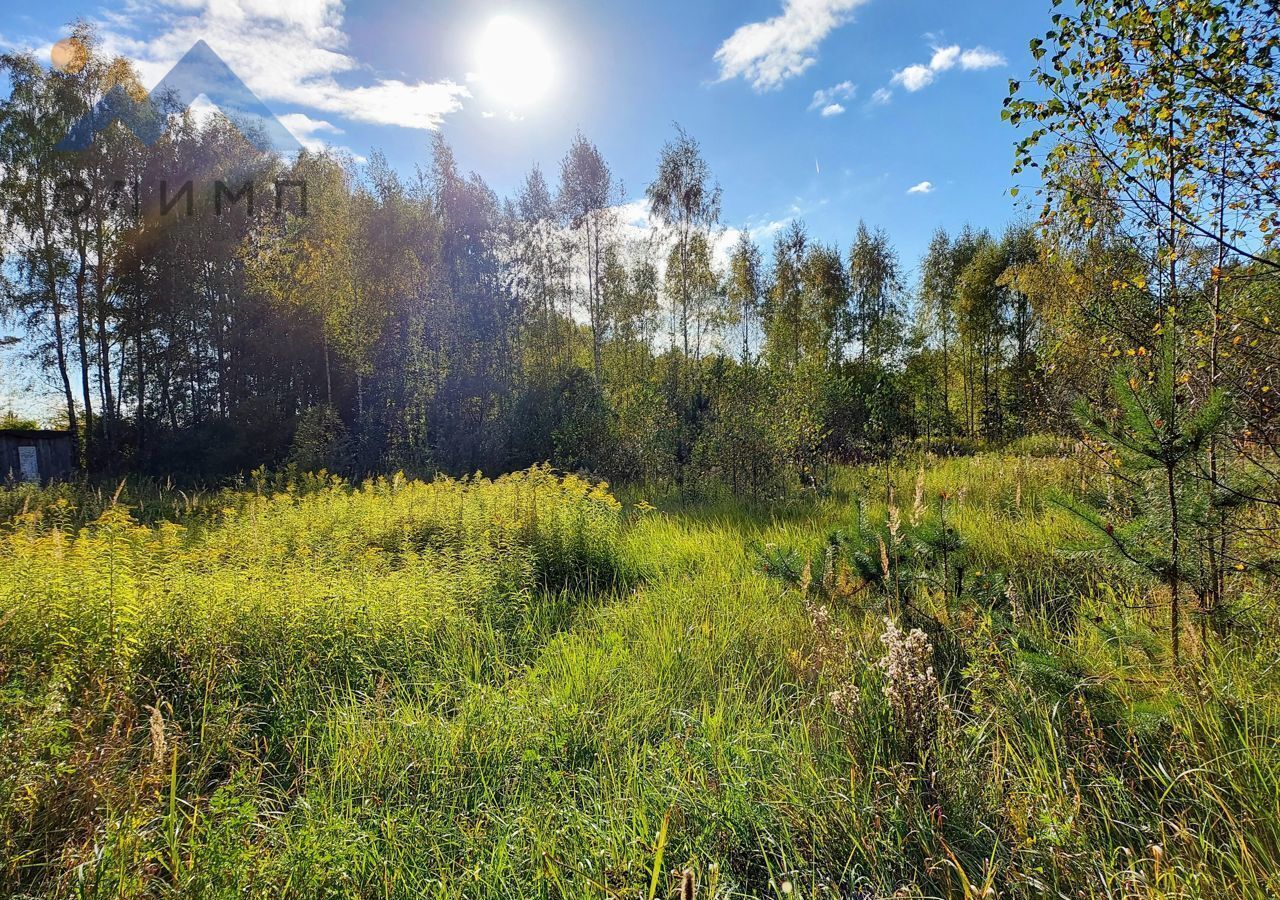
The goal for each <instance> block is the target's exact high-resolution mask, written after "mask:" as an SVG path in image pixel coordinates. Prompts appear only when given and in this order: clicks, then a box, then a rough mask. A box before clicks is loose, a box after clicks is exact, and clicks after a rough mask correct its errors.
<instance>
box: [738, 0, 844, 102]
mask: <svg viewBox="0 0 1280 900" xmlns="http://www.w3.org/2000/svg"><path fill="white" fill-rule="evenodd" d="M866 2H867V0H783V5H782V12H781V13H780V14H779V15H776V16H774V17H773V18H772V19H768V20H766V21H764V22H749V23H748V24H746V25H742V26H740V27H739V28H738V29H737V30H736V31H734V33H733V34H731V35H729V37H728V38H726V39H725V42H724V43H723V44H721V45H720V49H718V50H716V54H715V60H716V62H717V63H719V64H720V80H721V81H727V80H729V79H730V78H737V77H739V76H741V77H742V78H745V79H747V80H748V81H750V82H751V86H752V87H753V88H755V89H756V90H757V91H767V90H770V89H772V88H776V87H778V86H779V85H781V84H782V82H784V81H786V80H787V79H788V78H792V77H794V76H796V75H799V74H800V73H801V72H803V71H805V70H806V69H808V68H809V67H810V66H811V65H813V63H814V61H815V60H816V56H815V55H814V54H815V52H816V51H817V49H818V45H819V44H821V43H822V41H823V40H824V39H825V38H826V36H827V35H828V34H830V33H831V32H832V31H833V30H834V29H836V28H838V27H839V26H841V25H843V24H844V23H845V22H847V21H848V20H849V14H850V13H851V12H852V11H853V10H854V9H855V8H856V7H858V6H861V5H862V4H864V3H866Z"/></svg>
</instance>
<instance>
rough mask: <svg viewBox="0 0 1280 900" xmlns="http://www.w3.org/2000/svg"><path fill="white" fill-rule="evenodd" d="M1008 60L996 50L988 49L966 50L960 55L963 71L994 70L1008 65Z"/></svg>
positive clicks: (975, 48)
mask: <svg viewBox="0 0 1280 900" xmlns="http://www.w3.org/2000/svg"><path fill="white" fill-rule="evenodd" d="M1006 62H1007V61H1006V60H1005V58H1004V57H1003V56H1001V55H1000V54H999V53H997V52H995V51H994V50H988V49H987V48H986V47H974V48H973V49H972V50H966V51H964V53H962V54H961V55H960V67H961V68H962V69H970V70H972V69H994V68H997V67H999V66H1003V65H1005V64H1006Z"/></svg>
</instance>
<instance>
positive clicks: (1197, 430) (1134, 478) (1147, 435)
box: [1067, 314, 1227, 666]
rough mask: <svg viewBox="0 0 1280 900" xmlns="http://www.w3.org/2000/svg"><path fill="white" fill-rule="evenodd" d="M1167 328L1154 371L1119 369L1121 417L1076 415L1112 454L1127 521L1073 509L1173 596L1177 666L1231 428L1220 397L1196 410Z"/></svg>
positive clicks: (1084, 408)
mask: <svg viewBox="0 0 1280 900" xmlns="http://www.w3.org/2000/svg"><path fill="white" fill-rule="evenodd" d="M1172 319H1173V316H1172V314H1170V315H1169V316H1167V317H1166V320H1165V323H1164V326H1163V327H1162V328H1161V343H1160V348H1159V350H1158V352H1157V354H1156V357H1155V359H1154V360H1153V366H1152V368H1151V369H1150V370H1149V371H1143V370H1141V369H1139V368H1138V367H1136V366H1133V365H1125V366H1120V367H1118V368H1117V370H1116V372H1115V375H1114V377H1113V379H1112V393H1113V394H1114V397H1115V401H1116V404H1117V407H1118V415H1116V416H1114V417H1108V416H1107V415H1104V414H1103V413H1102V412H1100V411H1099V410H1097V409H1095V408H1093V407H1091V406H1089V405H1088V403H1086V402H1084V401H1081V402H1080V404H1079V405H1078V407H1077V414H1078V416H1079V418H1080V421H1081V424H1082V426H1083V428H1084V429H1085V431H1086V432H1087V433H1088V434H1089V435H1090V436H1091V437H1092V438H1094V439H1095V440H1097V441H1099V442H1100V443H1101V444H1102V445H1103V446H1104V447H1105V448H1106V451H1107V456H1108V461H1109V463H1110V468H1109V474H1110V475H1111V476H1112V477H1114V478H1116V479H1117V480H1118V481H1119V482H1120V484H1121V490H1120V491H1117V492H1116V496H1117V497H1120V496H1127V498H1128V500H1129V513H1128V516H1127V520H1126V521H1124V522H1122V523H1116V522H1115V521H1113V518H1112V516H1111V515H1110V514H1113V513H1116V512H1119V511H1120V507H1119V504H1118V503H1117V504H1114V505H1113V506H1112V508H1111V509H1110V510H1107V513H1108V515H1104V514H1102V513H1101V512H1099V511H1098V510H1097V509H1090V508H1088V507H1086V506H1083V505H1081V504H1074V503H1070V504H1067V506H1068V508H1069V509H1071V510H1072V511H1073V512H1075V513H1076V514H1077V515H1079V516H1080V517H1081V518H1082V519H1084V521H1085V522H1087V523H1088V524H1089V525H1090V526H1091V527H1092V528H1093V529H1094V530H1095V531H1096V532H1097V533H1098V535H1099V536H1101V537H1102V538H1103V539H1104V544H1103V546H1104V547H1105V548H1106V549H1107V550H1108V551H1109V552H1110V553H1111V554H1112V555H1114V556H1115V557H1116V558H1117V559H1119V560H1121V561H1122V562H1124V563H1125V564H1128V565H1130V566H1133V567H1135V568H1137V569H1138V570H1139V571H1141V572H1144V573H1146V574H1149V575H1151V576H1153V577H1156V578H1158V579H1159V580H1161V581H1162V582H1164V584H1165V585H1166V586H1167V587H1168V590H1169V637H1170V644H1171V648H1172V653H1173V664H1174V666H1177V665H1179V663H1180V660H1181V628H1182V623H1181V599H1182V598H1181V593H1182V588H1183V585H1184V584H1188V583H1194V582H1195V580H1196V579H1197V578H1198V577H1200V573H1199V570H1198V568H1197V567H1196V566H1194V565H1193V560H1194V558H1195V555H1194V553H1192V552H1189V549H1190V548H1191V547H1194V545H1195V544H1194V541H1195V534H1196V533H1197V531H1198V529H1199V528H1200V527H1201V526H1202V525H1203V524H1204V520H1205V517H1206V514H1207V512H1208V511H1209V505H1210V501H1211V498H1210V496H1209V490H1208V486H1207V482H1206V481H1205V480H1204V479H1203V478H1201V477H1200V473H1201V471H1202V470H1203V463H1204V457H1205V454H1206V451H1207V447H1208V445H1209V442H1210V440H1211V439H1212V438H1213V436H1214V435H1215V434H1218V433H1220V431H1221V429H1222V428H1223V425H1224V422H1225V420H1226V413H1227V408H1226V403H1225V401H1224V397H1223V394H1222V392H1221V391H1220V390H1214V391H1212V392H1211V393H1210V394H1209V395H1208V396H1207V397H1205V398H1204V399H1203V400H1201V401H1199V402H1195V401H1194V400H1193V399H1192V398H1191V396H1190V394H1189V392H1188V391H1187V390H1186V387H1185V386H1186V384H1187V382H1188V380H1189V378H1188V375H1187V373H1185V372H1181V371H1180V370H1179V366H1178V360H1177V348H1176V344H1175V339H1174V329H1173V327H1172V325H1173V322H1172Z"/></svg>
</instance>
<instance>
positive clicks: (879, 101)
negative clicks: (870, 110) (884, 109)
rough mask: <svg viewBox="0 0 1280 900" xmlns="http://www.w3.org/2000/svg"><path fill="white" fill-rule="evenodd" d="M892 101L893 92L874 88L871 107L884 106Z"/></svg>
mask: <svg viewBox="0 0 1280 900" xmlns="http://www.w3.org/2000/svg"><path fill="white" fill-rule="evenodd" d="M892 99H893V91H891V90H889V89H888V88H876V92H875V93H874V94H872V95H871V104H872V105H873V106H884V105H885V104H887V103H888V102H889V101H890V100H892Z"/></svg>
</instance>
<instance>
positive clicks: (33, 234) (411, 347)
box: [0, 26, 1276, 492]
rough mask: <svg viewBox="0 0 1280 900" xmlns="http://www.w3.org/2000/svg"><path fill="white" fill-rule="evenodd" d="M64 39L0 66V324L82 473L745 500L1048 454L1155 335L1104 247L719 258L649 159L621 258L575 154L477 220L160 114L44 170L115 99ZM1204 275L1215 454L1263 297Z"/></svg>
mask: <svg viewBox="0 0 1280 900" xmlns="http://www.w3.org/2000/svg"><path fill="white" fill-rule="evenodd" d="M75 37H76V40H78V41H79V42H80V44H81V46H82V47H83V54H82V58H81V59H79V60H77V61H76V63H77V64H76V65H74V66H72V67H70V68H71V69H74V71H58V70H47V69H45V68H44V67H42V66H41V65H39V64H38V63H37V62H36V61H35V60H34V59H32V58H31V57H29V56H23V55H8V56H5V57H3V60H2V65H3V68H4V70H5V72H6V74H7V75H8V77H9V80H10V85H11V91H10V96H9V98H8V99H7V100H6V101H5V102H4V104H3V106H2V107H0V207H2V209H3V217H4V218H3V221H4V253H5V266H4V271H5V273H6V276H7V277H6V282H5V293H4V300H5V304H6V310H7V312H8V313H10V314H11V315H12V316H14V317H16V318H17V319H20V321H21V324H22V326H23V332H24V334H25V335H26V339H27V342H28V343H27V346H26V349H27V350H28V351H29V352H30V354H31V355H32V357H33V358H34V359H35V360H36V361H37V362H38V363H40V364H41V365H43V366H45V367H46V368H47V370H48V371H49V372H51V373H52V374H53V376H54V379H55V381H56V383H57V384H58V385H59V388H60V390H61V393H62V397H63V406H64V414H65V418H66V424H68V425H69V426H70V427H71V429H72V430H73V431H74V432H75V434H76V435H77V436H78V440H79V446H78V449H77V453H78V454H79V457H80V458H81V459H82V461H83V464H84V466H85V467H86V468H87V469H89V470H103V471H106V470H118V469H130V470H139V471H150V472H161V473H177V474H187V475H200V476H215V475H220V474H226V473H233V472H237V471H244V470H247V469H249V468H252V467H255V466H258V465H262V464H266V465H271V466H278V465H282V464H286V463H289V462H293V463H296V464H298V465H299V466H302V467H307V468H317V467H322V466H323V467H327V468H329V469H331V470H337V471H346V472H353V473H358V472H367V471H374V470H386V469H394V468H404V469H407V470H410V471H416V472H426V471H432V470H444V471H449V472H469V471H475V470H477V469H482V470H485V471H488V472H492V471H502V470H507V469H512V468H515V467H520V466H524V465H527V464H530V463H533V462H537V461H542V460H550V461H552V462H553V463H555V464H556V465H558V466H562V467H564V468H568V469H578V468H583V469H587V470H591V471H595V472H599V473H602V474H605V475H608V476H610V477H613V478H625V479H637V480H647V481H656V480H670V481H675V482H678V483H682V484H694V485H710V484H720V485H726V486H728V487H730V488H733V489H739V490H751V491H756V492H764V491H774V490H780V489H782V488H784V487H786V486H788V485H793V484H795V483H802V484H812V483H814V482H815V481H817V480H819V479H820V478H821V476H822V472H823V469H824V467H825V466H826V465H827V464H828V463H829V462H831V461H832V460H847V459H855V458H866V457H870V456H877V455H881V454H885V453H888V452H891V451H892V450H893V449H894V448H895V447H900V446H902V445H904V444H906V443H909V442H914V443H917V444H919V445H921V446H924V447H926V448H929V449H933V450H938V451H946V450H949V449H955V448H960V447H963V446H966V445H967V444H970V443H973V442H978V441H989V442H1000V441H1005V440H1009V439H1012V438H1016V437H1019V436H1022V435H1027V434H1031V433H1035V432H1041V431H1046V430H1049V431H1054V430H1058V431H1065V430H1069V429H1074V427H1075V425H1074V420H1073V418H1072V415H1071V404H1072V403H1073V401H1074V400H1075V399H1077V398H1079V397H1090V398H1094V399H1095V400H1100V399H1101V398H1103V396H1104V395H1105V392H1106V390H1107V388H1108V381H1107V377H1106V375H1107V372H1109V371H1110V369H1111V368H1112V362H1113V361H1114V360H1115V359H1116V358H1118V357H1119V358H1130V357H1132V356H1133V355H1136V354H1146V353H1149V352H1152V351H1153V349H1154V347H1155V344H1156V343H1158V342H1157V341H1156V339H1155V338H1154V337H1153V334H1154V333H1156V332H1157V331H1158V330H1159V329H1160V328H1161V327H1162V323H1163V321H1164V316H1165V313H1164V306H1165V304H1164V303H1163V302H1162V301H1161V300H1160V299H1159V297H1158V296H1157V295H1156V294H1155V293H1154V292H1153V291H1151V290H1149V289H1148V288H1147V287H1146V285H1147V284H1148V283H1150V282H1151V281H1152V272H1153V270H1158V269H1159V266H1160V263H1159V262H1158V261H1153V259H1152V258H1151V256H1150V254H1147V253H1145V252H1144V249H1143V248H1142V247H1141V246H1140V245H1139V244H1138V243H1137V242H1135V240H1134V239H1133V238H1132V237H1131V236H1129V235H1127V234H1126V233H1125V232H1124V231H1123V229H1121V228H1120V227H1119V223H1118V221H1117V222H1111V223H1108V222H1107V221H1105V220H1099V221H1095V222H1093V223H1092V224H1090V225H1089V227H1087V228H1086V227H1075V226H1074V225H1072V226H1068V225H1067V224H1065V222H1059V223H1057V224H1055V223H1054V222H1053V221H1052V220H1049V219H1046V221H1045V222H1043V223H1040V225H1041V226H1044V227H1031V226H1014V227H1011V228H1009V229H1008V230H1007V231H1006V232H1005V233H1004V234H1001V235H992V234H989V233H987V232H985V231H975V230H970V229H966V230H964V231H962V232H960V233H958V234H954V235H948V234H946V233H943V232H939V233H938V234H937V235H935V237H934V239H933V241H932V242H931V244H930V246H929V249H928V252H927V254H926V255H925V257H924V258H923V259H922V260H921V261H920V262H919V266H918V269H916V270H915V271H914V272H912V271H909V270H908V268H907V267H906V266H905V265H904V263H903V261H902V260H901V259H900V258H899V256H898V254H897V253H896V252H895V250H894V248H893V247H892V245H891V243H890V241H889V239H888V237H887V236H886V235H885V234H884V233H883V232H882V231H878V230H873V229H872V228H869V227H867V226H866V225H858V226H857V227H856V230H854V231H853V233H852V234H851V235H850V236H849V240H848V243H847V244H843V245H834V244H830V245H829V244H826V243H823V242H822V241H820V240H816V239H815V238H814V237H812V236H811V235H809V234H808V233H807V232H806V230H805V228H804V226H803V224H802V223H800V222H792V223H790V224H789V225H787V226H786V227H785V228H783V229H782V230H780V231H779V232H778V233H777V234H776V235H773V236H772V239H771V241H769V242H767V243H765V244H764V245H763V246H762V245H761V244H760V243H758V242H757V241H756V240H754V239H753V237H752V236H751V235H750V234H747V233H737V234H736V235H734V234H732V233H730V232H728V231H727V230H726V227H725V223H724V222H723V221H722V216H721V208H720V191H719V188H718V187H717V185H716V183H715V178H714V174H713V173H712V172H711V170H710V168H709V166H708V164H707V162H706V160H705V159H704V158H703V156H702V154H701V153H700V151H699V147H698V144H697V143H696V141H695V140H694V139H693V138H691V137H690V136H689V135H687V134H685V133H684V132H683V131H680V132H678V133H677V134H676V135H674V137H673V138H672V139H671V140H670V141H669V142H668V143H667V144H666V145H665V146H664V147H663V148H662V149H661V152H660V153H659V155H658V158H657V160H656V166H655V171H654V174H653V177H652V181H651V183H650V184H649V185H648V188H647V190H646V200H647V203H648V208H649V209H650V211H651V217H652V227H650V228H647V229H635V228H628V227H625V226H626V223H624V222H622V221H620V217H619V209H620V206H621V204H622V202H623V199H624V198H623V196H622V193H621V189H620V186H619V184H618V182H617V180H616V178H615V177H614V175H613V174H612V172H611V170H610V168H609V165H608V163H607V161H606V160H605V159H604V158H603V156H602V155H601V153H600V151H599V150H598V149H597V148H596V147H595V146H594V145H593V144H592V143H591V142H590V141H588V140H587V139H586V138H585V137H584V136H582V135H578V136H576V137H575V138H574V140H573V142H572V144H571V145H570V147H569V150H568V152H567V153H566V155H565V157H564V159H563V161H562V162H561V164H560V168H559V171H558V172H556V173H553V175H552V177H551V178H548V176H547V175H546V174H544V173H543V172H541V171H540V170H539V169H538V168H536V167H535V168H534V169H533V170H532V171H531V172H530V173H529V175H528V176H527V178H526V179H525V181H524V184H523V185H522V187H521V188H520V190H519V191H518V192H517V194H516V196H514V197H510V198H506V199H504V198H500V197H498V196H497V195H496V194H495V193H494V192H493V191H492V190H491V189H490V188H489V187H488V186H487V185H486V184H485V183H484V181H483V180H482V179H481V178H480V177H479V176H477V175H474V174H470V175H468V174H464V172H463V170H462V169H460V167H459V165H458V163H457V161H456V160H455V158H454V155H453V153H452V151H451V150H450V148H449V146H448V144H447V143H446V141H445V140H444V138H443V137H441V136H440V135H438V134H437V135H436V136H435V137H434V140H433V141H432V144H431V147H430V154H429V156H428V158H427V159H426V160H425V162H424V164H423V166H421V167H420V168H419V169H417V170H416V171H415V172H414V173H413V175H412V176H411V177H403V176H401V175H399V174H397V173H396V172H395V171H393V170H392V169H391V168H390V167H389V166H388V165H387V163H386V161H385V159H383V158H382V157H381V156H380V155H378V154H376V153H375V154H373V155H372V156H371V158H370V160H369V161H368V163H367V164H366V165H360V166H358V165H356V164H354V163H353V162H352V161H351V160H350V159H349V158H344V157H343V156H341V155H335V154H333V153H329V152H319V153H315V152H305V151H304V152H302V153H301V154H300V155H298V156H297V157H296V159H285V158H282V157H280V156H278V155H273V154H267V153H262V152H259V151H257V150H255V149H254V148H253V146H252V145H251V143H250V142H249V141H246V140H245V139H244V136H243V135H241V134H240V133H239V132H238V131H237V130H236V128H235V127H234V126H232V125H231V123H230V122H228V121H227V120H226V119H225V118H222V117H220V116H214V117H212V118H210V119H207V120H205V121H197V120H195V119H193V118H192V116H191V115H190V114H189V113H187V112H185V111H179V112H175V114H174V115H173V116H171V117H170V119H169V123H168V127H167V129H166V131H165V133H164V135H163V137H162V138H161V140H160V141H158V142H157V143H155V144H154V145H153V146H150V147H144V146H142V145H141V144H139V143H138V142H137V141H136V140H135V139H134V138H133V137H132V135H130V134H128V133H127V132H125V131H124V130H123V129H122V128H121V127H120V126H118V125H117V126H113V127H111V128H109V129H107V130H105V131H104V132H103V133H102V134H100V135H99V136H98V138H97V140H96V141H95V142H94V144H93V145H92V147H90V148H89V149H88V150H85V151H81V152H78V153H69V152H63V151H60V150H58V149H57V144H58V143H59V141H60V140H61V139H62V137H63V135H64V134H65V133H66V131H67V129H68V127H69V126H70V125H71V123H72V122H74V121H75V120H76V119H77V118H79V117H80V116H81V115H83V114H84V113H85V112H86V111H87V110H89V109H90V108H92V106H93V104H94V103H95V102H96V101H97V100H98V99H100V98H101V97H102V96H104V95H105V94H106V92H107V91H109V90H110V89H111V88H112V87H114V86H116V85H124V86H126V87H128V88H129V89H130V90H134V91H138V90H140V89H139V88H138V87H137V82H136V79H135V78H134V76H133V73H132V70H131V67H130V65H129V63H128V62H127V61H125V60H120V59H114V60H111V59H105V58H103V57H102V56H101V55H100V54H99V52H98V50H97V47H96V44H95V41H94V36H93V34H92V32H91V31H90V30H89V29H87V28H86V27H83V26H80V27H78V28H77V32H76V36H75ZM735 237H736V239H735ZM1214 262H1215V260H1214V259H1213V258H1212V253H1211V252H1210V250H1208V249H1204V248H1202V249H1201V251H1197V250H1196V249H1195V248H1194V247H1190V248H1189V252H1188V262H1187V264H1186V272H1185V274H1183V275H1182V276H1181V279H1180V281H1181V284H1182V285H1183V291H1184V293H1185V295H1186V296H1187V297H1188V298H1191V297H1194V298H1198V299H1197V302H1199V303H1201V304H1203V303H1206V302H1209V300H1210V298H1211V299H1212V302H1213V303H1215V304H1217V306H1216V309H1217V310H1218V311H1217V313H1216V315H1218V316H1219V318H1218V319H1217V320H1216V321H1217V322H1218V323H1219V324H1218V325H1217V326H1216V328H1217V331H1215V334H1218V335H1219V339H1221V340H1227V339H1228V338H1226V337H1225V329H1230V335H1231V337H1230V338H1229V339H1230V340H1232V341H1234V343H1233V345H1232V347H1233V349H1232V350H1231V351H1228V352H1219V353H1218V354H1217V357H1216V359H1217V362H1216V363H1215V365H1216V366H1217V368H1216V369H1215V370H1214V371H1215V375H1214V377H1215V378H1216V379H1220V380H1221V379H1227V378H1233V379H1236V380H1237V381H1238V382H1239V383H1240V387H1241V389H1242V390H1244V389H1246V388H1247V389H1248V390H1249V392H1250V396H1251V397H1252V398H1253V400H1251V401H1250V402H1253V403H1254V404H1255V407H1254V409H1253V415H1252V417H1251V419H1250V425H1249V427H1250V429H1251V430H1252V433H1253V434H1254V435H1255V436H1256V435H1260V434H1265V435H1270V434H1271V433H1272V432H1271V427H1272V425H1271V413H1272V411H1273V409H1272V407H1271V406H1269V405H1268V404H1269V403H1270V400H1269V399H1268V398H1267V397H1266V396H1265V395H1264V394H1262V393H1260V391H1262V389H1263V387H1264V385H1263V383H1262V380H1260V379H1263V376H1262V375H1259V374H1257V373H1258V372H1259V371H1260V369H1259V365H1258V363H1259V359H1260V358H1262V356H1264V355H1265V354H1268V353H1272V352H1273V351H1274V349H1275V347H1276V341H1275V333H1274V330H1271V329H1270V326H1269V325H1266V324H1264V318H1265V313H1259V312H1258V310H1259V309H1261V308H1262V307H1265V306H1267V305H1268V304H1270V305H1271V306H1272V307H1274V296H1275V294H1274V290H1273V288H1272V282H1271V281H1270V280H1269V279H1261V280H1259V279H1253V278H1239V279H1237V280H1234V281H1228V280H1227V279H1224V278H1222V277H1220V276H1221V274H1222V272H1223V270H1224V269H1225V268H1226V266H1227V263H1226V261H1222V262H1223V265H1219V266H1214V265H1213V263H1214ZM1240 266H1241V267H1242V271H1244V272H1247V273H1250V274H1251V273H1253V272H1254V271H1255V270H1256V269H1258V268H1259V264H1258V263H1256V262H1247V261H1246V262H1243V263H1240ZM1262 268H1265V266H1264V267H1262ZM1215 272H1216V273H1218V274H1217V275H1215V274H1214V273H1215ZM1197 314H1198V315H1199V314H1200V313H1197ZM1267 321H1269V320H1267ZM1195 333H1196V334H1199V333H1200V332H1195ZM1237 336H1240V337H1243V338H1244V339H1245V342H1244V343H1243V346H1242V342H1241V341H1236V337H1237ZM1198 340H1199V339H1198V338H1190V337H1189V338H1188V339H1187V341H1186V342H1185V343H1186V346H1187V350H1188V352H1200V349H1201V348H1199V347H1198V345H1197V341H1198ZM1219 349H1221V348H1219ZM1233 354H1234V355H1233ZM1266 371H1267V372H1268V373H1270V372H1271V371H1273V369H1271V368H1268V369H1267V370H1266ZM1197 372H1198V370H1193V374H1192V377H1196V378H1198V377H1199V375H1198V374H1197ZM1251 373H1253V374H1251ZM1265 377H1266V378H1270V377H1271V376H1270V375H1269V374H1268V375H1266V376H1265ZM1266 389H1267V390H1270V389H1271V388H1270V387H1267V388H1266ZM1272 396H1274V395H1272Z"/></svg>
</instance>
